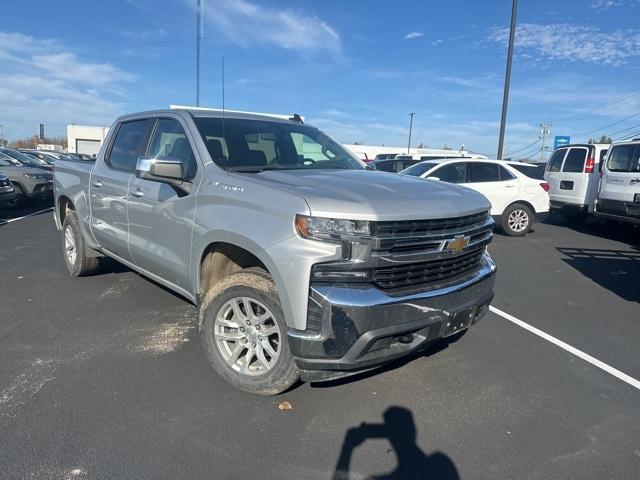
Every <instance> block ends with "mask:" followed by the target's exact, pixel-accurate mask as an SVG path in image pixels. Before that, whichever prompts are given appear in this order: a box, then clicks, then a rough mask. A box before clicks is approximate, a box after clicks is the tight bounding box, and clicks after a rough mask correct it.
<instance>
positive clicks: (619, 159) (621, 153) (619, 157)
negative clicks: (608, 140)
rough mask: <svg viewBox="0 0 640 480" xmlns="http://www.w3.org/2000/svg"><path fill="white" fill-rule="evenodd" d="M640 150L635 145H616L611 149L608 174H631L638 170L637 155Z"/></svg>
mask: <svg viewBox="0 0 640 480" xmlns="http://www.w3.org/2000/svg"><path fill="white" fill-rule="evenodd" d="M639 153H640V148H638V146H637V145H634V144H630V145H616V146H615V147H613V148H611V153H610V154H609V160H608V161H607V169H608V170H609V171H610V172H631V171H634V170H637V168H638V154H639Z"/></svg>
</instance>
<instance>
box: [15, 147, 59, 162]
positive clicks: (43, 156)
mask: <svg viewBox="0 0 640 480" xmlns="http://www.w3.org/2000/svg"><path fill="white" fill-rule="evenodd" d="M20 151H21V152H22V153H26V154H27V155H31V156H34V157H36V158H38V159H40V160H42V161H44V162H47V163H48V164H49V165H54V164H55V163H56V161H57V160H60V159H61V158H62V159H65V160H67V159H68V158H69V157H68V156H67V155H66V154H64V153H60V152H53V151H50V150H34V149H22V150H20Z"/></svg>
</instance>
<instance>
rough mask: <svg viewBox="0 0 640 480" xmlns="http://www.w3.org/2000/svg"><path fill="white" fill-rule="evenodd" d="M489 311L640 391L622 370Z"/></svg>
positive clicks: (517, 320)
mask: <svg viewBox="0 0 640 480" xmlns="http://www.w3.org/2000/svg"><path fill="white" fill-rule="evenodd" d="M489 310H491V311H492V312H493V313H495V314H496V315H500V316H501V317H502V318H504V319H505V320H509V321H510V322H512V323H515V324H516V325H518V326H520V327H522V328H524V329H525V330H528V331H530V332H531V333H533V334H534V335H538V336H539V337H541V338H544V339H545V340H546V341H548V342H551V343H553V344H554V345H557V346H558V347H560V348H562V349H564V350H566V351H567V352H569V353H572V354H574V355H575V356H576V357H579V358H581V359H583V360H584V361H586V362H589V363H590V364H592V365H595V366H596V367H598V368H600V369H601V370H604V371H605V372H607V373H608V374H610V375H613V376H614V377H616V378H618V379H620V380H622V381H623V382H625V383H628V384H629V385H631V386H632V387H635V388H637V389H638V390H640V381H639V380H636V379H635V378H633V377H630V376H629V375H627V374H626V373H624V372H621V371H620V370H618V369H615V368H613V367H612V366H611V365H607V364H606V363H604V362H601V361H600V360H598V359H597V358H594V357H592V356H591V355H588V354H586V353H584V352H583V351H581V350H578V349H577V348H575V347H572V346H571V345H569V344H567V343H565V342H563V341H562V340H558V339H557V338H556V337H553V336H551V335H549V334H548V333H545V332H543V331H542V330H540V329H538V328H536V327H533V326H531V325H529V324H528V323H525V322H523V321H522V320H519V319H517V318H516V317H514V316H513V315H509V314H508V313H506V312H503V311H502V310H500V309H498V308H496V307H494V306H493V305H491V306H489Z"/></svg>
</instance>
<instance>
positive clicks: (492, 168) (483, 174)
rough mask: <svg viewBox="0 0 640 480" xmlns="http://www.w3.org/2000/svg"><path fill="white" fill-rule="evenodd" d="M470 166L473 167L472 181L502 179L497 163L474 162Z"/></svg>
mask: <svg viewBox="0 0 640 480" xmlns="http://www.w3.org/2000/svg"><path fill="white" fill-rule="evenodd" d="M469 166H470V167H471V174H470V179H469V181H470V182H471V183H481V182H499V181H500V169H499V167H500V166H499V165H496V164H495V163H484V162H472V163H470V164H469Z"/></svg>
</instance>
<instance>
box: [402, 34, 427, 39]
mask: <svg viewBox="0 0 640 480" xmlns="http://www.w3.org/2000/svg"><path fill="white" fill-rule="evenodd" d="M423 36H424V33H423V32H409V33H407V34H406V35H405V36H404V39H405V40H412V39H414V38H420V37H423Z"/></svg>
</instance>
